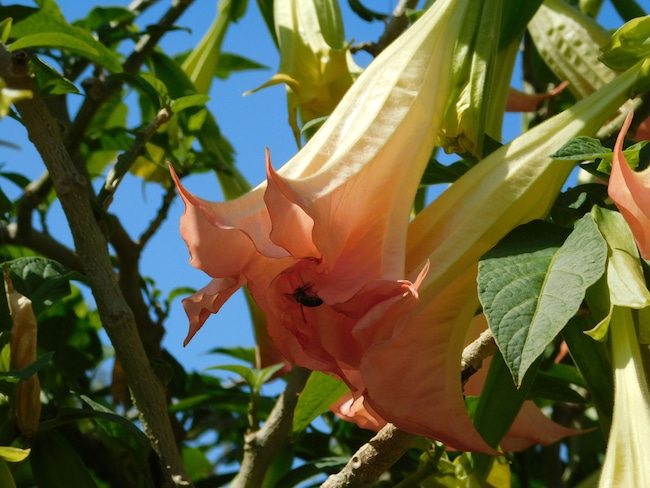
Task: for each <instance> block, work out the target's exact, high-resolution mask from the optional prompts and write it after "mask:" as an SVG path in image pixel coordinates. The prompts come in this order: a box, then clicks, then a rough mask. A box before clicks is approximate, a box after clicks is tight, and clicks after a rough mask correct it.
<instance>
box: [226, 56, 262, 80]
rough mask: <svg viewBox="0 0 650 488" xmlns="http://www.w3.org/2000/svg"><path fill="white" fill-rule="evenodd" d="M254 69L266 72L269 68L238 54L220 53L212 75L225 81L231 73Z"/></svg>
mask: <svg viewBox="0 0 650 488" xmlns="http://www.w3.org/2000/svg"><path fill="white" fill-rule="evenodd" d="M255 69H265V70H268V69H269V67H268V66H265V65H263V64H260V63H258V62H256V61H253V60H252V59H248V58H245V57H243V56H240V55H239V54H233V53H224V52H222V53H221V55H220V56H219V59H218V60H217V68H216V69H215V71H214V75H215V76H216V77H217V78H220V79H222V80H226V79H228V77H230V75H231V74H233V73H238V72H241V71H250V70H255Z"/></svg>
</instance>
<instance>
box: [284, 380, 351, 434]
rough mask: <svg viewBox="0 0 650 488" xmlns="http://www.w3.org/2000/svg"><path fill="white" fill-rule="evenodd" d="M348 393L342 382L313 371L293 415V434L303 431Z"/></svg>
mask: <svg viewBox="0 0 650 488" xmlns="http://www.w3.org/2000/svg"><path fill="white" fill-rule="evenodd" d="M348 391H349V388H348V387H347V386H346V385H345V383H343V382H342V381H340V380H337V379H336V378H334V377H333V376H331V375H328V374H325V373H321V372H319V371H313V372H312V373H311V375H310V376H309V380H307V384H306V385H305V388H304V389H303V390H302V393H301V394H300V398H299V399H298V405H297V406H296V411H295V413H294V415H293V432H294V434H296V433H298V432H302V431H303V430H305V429H306V428H307V427H308V426H309V425H310V424H311V423H312V422H313V421H314V420H316V419H317V418H318V417H320V416H321V415H322V414H323V413H325V412H326V411H327V410H328V409H329V406H330V405H332V404H333V403H334V402H336V401H337V400H339V399H340V398H341V397H342V396H343V395H344V394H345V393H347V392H348Z"/></svg>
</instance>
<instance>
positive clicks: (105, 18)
mask: <svg viewBox="0 0 650 488" xmlns="http://www.w3.org/2000/svg"><path fill="white" fill-rule="evenodd" d="M134 19H135V13H134V12H133V11H131V10H129V9H128V8H126V7H95V8H93V9H92V10H91V11H90V13H89V14H88V15H87V16H86V18H85V19H83V20H78V21H76V22H74V25H75V26H78V27H81V28H83V29H86V30H89V31H96V30H98V29H99V28H100V27H102V26H104V25H106V24H109V23H111V22H115V23H130V22H132V21H133V20H134Z"/></svg>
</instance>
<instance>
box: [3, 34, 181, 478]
mask: <svg viewBox="0 0 650 488" xmlns="http://www.w3.org/2000/svg"><path fill="white" fill-rule="evenodd" d="M0 76H1V77H2V78H4V79H5V81H6V82H7V85H8V86H9V87H11V88H16V89H28V90H31V91H32V92H34V97H33V98H32V99H29V100H22V101H20V102H17V103H16V104H15V105H16V109H17V110H18V112H19V113H20V115H21V117H22V120H23V123H24V125H25V127H26V128H27V132H28V136H29V139H30V140H31V141H32V143H33V144H34V146H35V147H36V149H37V150H38V152H39V154H40V155H41V157H42V158H43V162H44V163H45V165H46V167H47V169H48V171H49V173H50V176H51V178H52V182H53V184H54V189H55V191H56V193H57V196H58V198H59V201H60V202H61V206H62V208H63V211H64V212H65V215H66V218H67V220H68V223H69V225H70V230H71V231H72V237H73V240H74V243H75V248H76V251H77V253H78V255H79V258H80V260H81V263H82V266H83V269H84V272H85V276H86V279H87V281H88V284H89V286H90V288H91V290H92V292H93V295H94V297H95V301H96V303H97V309H98V312H99V315H100V317H101V320H102V323H103V325H104V328H105V330H106V332H107V334H108V336H109V337H110V339H111V342H112V343H113V345H114V347H115V351H116V354H117V357H118V358H119V359H120V361H121V362H122V365H123V366H124V371H125V373H126V377H127V380H128V382H129V387H130V389H131V394H132V396H133V400H134V403H135V405H136V407H137V408H138V411H139V412H140V419H141V421H142V426H143V428H144V431H145V433H146V434H147V436H148V437H149V439H150V441H151V443H152V446H153V448H154V450H155V451H156V453H157V454H158V455H159V457H160V460H161V465H162V467H163V469H164V472H165V473H166V474H167V479H166V482H165V483H164V486H168V487H171V486H191V481H190V480H189V478H188V476H187V474H186V473H185V471H184V467H183V463H182V460H181V457H180V455H179V453H178V450H177V449H176V444H175V441H174V435H173V432H172V428H171V423H170V420H169V416H168V412H167V401H166V396H165V390H164V388H163V385H162V383H161V382H160V381H159V380H158V378H157V377H156V375H155V373H154V371H153V369H152V367H151V365H150V363H149V360H148V358H147V356H146V354H145V351H144V348H143V347H142V342H141V341H140V337H139V336H138V330H137V327H136V323H135V319H134V316H133V312H132V311H131V309H130V308H129V307H128V305H127V303H126V302H125V300H124V297H123V296H122V293H121V292H120V288H119V285H118V282H117V280H116V277H115V272H114V271H113V266H112V263H111V260H110V257H109V255H108V252H107V241H106V237H105V236H104V234H103V233H102V231H101V229H100V227H99V226H98V224H97V221H96V219H95V215H94V212H93V208H92V205H91V201H90V199H89V192H88V187H89V185H90V182H89V181H88V180H86V179H85V178H84V177H83V176H82V175H81V174H80V173H79V172H78V171H77V169H76V168H75V166H74V164H73V162H72V158H71V157H70V154H69V152H68V151H67V150H66V147H65V145H64V142H63V138H62V135H61V131H60V130H59V125H58V123H57V122H56V120H55V119H54V118H52V116H51V115H50V113H49V112H48V110H47V107H46V106H45V104H44V103H43V100H42V99H41V98H40V97H39V96H38V92H37V91H36V86H35V83H34V80H33V79H32V78H31V77H30V76H29V74H28V58H27V56H26V55H25V53H22V52H20V51H18V52H16V53H14V54H13V56H12V54H11V53H10V52H9V51H7V49H6V48H5V47H4V46H2V45H0Z"/></svg>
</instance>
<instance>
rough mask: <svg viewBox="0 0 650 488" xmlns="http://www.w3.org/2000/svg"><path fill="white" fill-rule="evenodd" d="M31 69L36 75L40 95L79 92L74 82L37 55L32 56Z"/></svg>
mask: <svg viewBox="0 0 650 488" xmlns="http://www.w3.org/2000/svg"><path fill="white" fill-rule="evenodd" d="M31 70H32V73H33V74H34V75H35V77H36V83H37V84H38V92H39V94H40V95H41V97H47V96H50V95H65V94H66V93H74V94H78V93H79V90H78V89H77V87H76V86H75V85H74V83H72V82H71V81H70V80H68V79H66V78H64V77H63V75H61V73H59V72H58V71H56V70H55V69H54V68H52V67H51V66H50V65H49V64H47V63H45V62H44V61H43V60H42V59H41V58H39V57H38V56H34V57H32V62H31Z"/></svg>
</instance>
